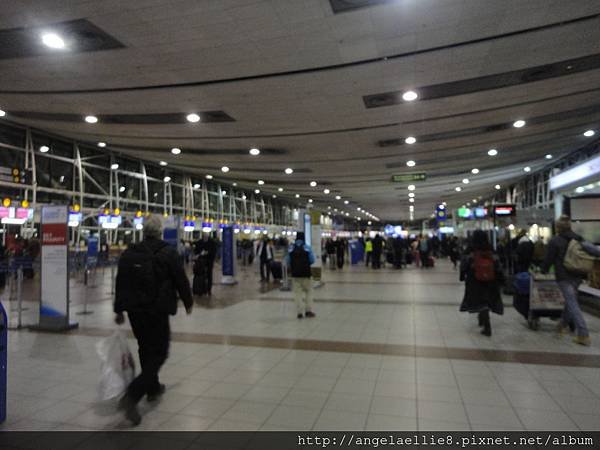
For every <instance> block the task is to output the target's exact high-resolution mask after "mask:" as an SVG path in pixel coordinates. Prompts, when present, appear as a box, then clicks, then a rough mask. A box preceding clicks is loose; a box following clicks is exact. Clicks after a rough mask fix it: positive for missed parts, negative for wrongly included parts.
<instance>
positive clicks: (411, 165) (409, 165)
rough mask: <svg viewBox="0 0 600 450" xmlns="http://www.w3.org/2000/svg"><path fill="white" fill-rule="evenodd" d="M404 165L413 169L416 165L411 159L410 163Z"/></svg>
mask: <svg viewBox="0 0 600 450" xmlns="http://www.w3.org/2000/svg"><path fill="white" fill-rule="evenodd" d="M406 165H407V166H408V167H415V166H416V165H417V163H416V162H414V161H413V160H412V159H411V160H410V161H406Z"/></svg>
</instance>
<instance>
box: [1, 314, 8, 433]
mask: <svg viewBox="0 0 600 450" xmlns="http://www.w3.org/2000/svg"><path fill="white" fill-rule="evenodd" d="M7 363H8V316H7V315H6V310H5V309H4V305H3V304H2V303H0V423H3V422H4V421H5V420H6V387H7V373H6V371H7Z"/></svg>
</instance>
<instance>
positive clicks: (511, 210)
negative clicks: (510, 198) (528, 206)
mask: <svg viewBox="0 0 600 450" xmlns="http://www.w3.org/2000/svg"><path fill="white" fill-rule="evenodd" d="M516 215H517V207H516V206H515V205H494V216H496V217H513V216H516Z"/></svg>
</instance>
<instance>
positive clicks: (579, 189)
mask: <svg viewBox="0 0 600 450" xmlns="http://www.w3.org/2000/svg"><path fill="white" fill-rule="evenodd" d="M575 192H577V193H578V194H581V193H583V192H585V188H584V187H583V186H579V187H578V188H577V189H575Z"/></svg>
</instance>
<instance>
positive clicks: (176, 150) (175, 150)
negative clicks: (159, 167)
mask: <svg viewBox="0 0 600 450" xmlns="http://www.w3.org/2000/svg"><path fill="white" fill-rule="evenodd" d="M171 153H173V154H174V155H179V154H180V153H181V149H180V148H177V147H173V148H172V149H171Z"/></svg>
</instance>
